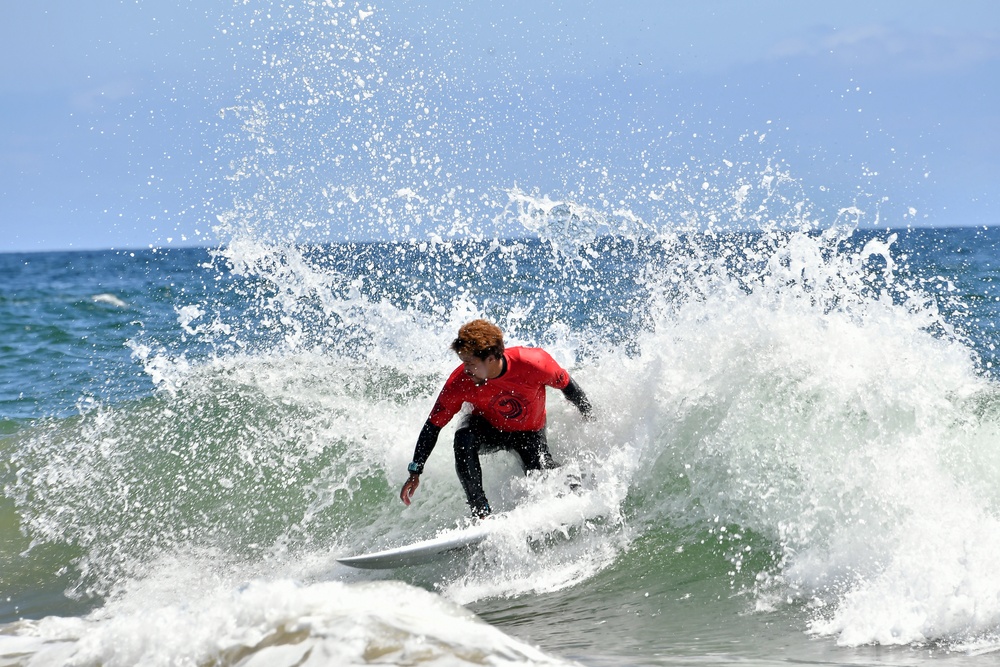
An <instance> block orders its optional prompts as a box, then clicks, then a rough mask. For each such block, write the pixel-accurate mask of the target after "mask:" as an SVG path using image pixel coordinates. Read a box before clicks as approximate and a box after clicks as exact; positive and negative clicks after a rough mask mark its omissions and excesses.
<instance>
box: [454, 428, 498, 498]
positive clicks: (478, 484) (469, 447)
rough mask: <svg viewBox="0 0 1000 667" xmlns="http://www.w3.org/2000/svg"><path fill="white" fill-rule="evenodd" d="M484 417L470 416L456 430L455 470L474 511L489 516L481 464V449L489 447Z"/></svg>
mask: <svg viewBox="0 0 1000 667" xmlns="http://www.w3.org/2000/svg"><path fill="white" fill-rule="evenodd" d="M480 421H483V420H482V417H476V416H475V415H473V416H470V417H468V418H467V419H466V421H465V423H463V424H462V426H461V427H460V428H459V429H458V430H457V431H456V432H455V472H457V473H458V479H459V481H460V482H461V483H462V488H463V489H465V497H466V499H467V500H468V503H469V507H470V508H471V509H472V513H473V514H475V515H476V516H478V517H485V516H489V514H490V504H489V502H488V501H487V500H486V492H485V491H483V469H482V466H480V464H479V450H480V449H488V448H489V445H490V443H489V442H488V432H487V431H486V430H485V429H483V428H482V424H480V423H479V422H480Z"/></svg>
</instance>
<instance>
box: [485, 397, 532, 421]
mask: <svg viewBox="0 0 1000 667" xmlns="http://www.w3.org/2000/svg"><path fill="white" fill-rule="evenodd" d="M490 407H492V408H493V410H494V411H495V412H496V413H497V414H499V415H500V416H501V417H503V418H504V419H520V418H521V417H522V416H523V415H524V399H523V398H521V397H520V396H517V395H511V394H504V395H501V396H497V397H496V398H495V399H493V405H491V406H490Z"/></svg>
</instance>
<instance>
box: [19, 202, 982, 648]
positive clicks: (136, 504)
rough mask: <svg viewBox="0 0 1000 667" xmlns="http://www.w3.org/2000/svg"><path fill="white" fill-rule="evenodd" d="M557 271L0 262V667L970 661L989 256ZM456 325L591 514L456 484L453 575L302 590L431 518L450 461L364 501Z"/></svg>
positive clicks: (956, 237)
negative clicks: (482, 519)
mask: <svg viewBox="0 0 1000 667" xmlns="http://www.w3.org/2000/svg"><path fill="white" fill-rule="evenodd" d="M558 215H560V214H559V212H558V211H557V212H556V216H558ZM560 241H561V242H559V243H555V242H553V241H551V240H547V239H538V238H534V239H519V240H518V239H514V240H482V241H460V242H444V241H441V242H406V243H365V244H332V245H314V246H302V247H294V246H275V245H267V244H264V243H262V244H258V245H256V246H253V247H250V246H248V245H242V246H239V247H237V246H236V245H233V246H229V247H227V248H219V249H214V250H208V249H201V248H191V249H174V250H170V251H156V252H153V251H146V252H134V253H133V252H122V251H108V252H91V253H33V254H7V255H0V271H2V273H3V275H4V277H5V280H4V281H3V287H2V288H0V289H2V293H0V307H2V309H3V317H2V318H0V319H2V321H4V322H5V325H4V332H3V339H2V340H3V346H4V364H3V366H2V369H0V373H2V375H0V380H2V381H0V387H2V393H0V405H2V406H3V413H2V415H3V424H4V426H3V439H2V441H0V446H2V447H3V449H4V461H5V466H4V468H3V473H2V481H3V492H4V495H3V503H2V505H0V511H2V513H3V521H2V522H0V526H2V530H3V539H2V540H0V545H2V549H3V552H2V555H3V567H2V568H0V572H2V574H0V578H2V587H0V588H2V590H3V591H4V593H5V596H6V601H5V602H3V604H2V606H0V609H2V619H0V620H2V622H3V624H4V632H3V634H2V638H0V639H2V640H0V651H2V652H3V655H4V656H5V658H4V659H5V660H7V661H8V663H9V664H29V662H30V664H66V663H73V664H80V663H86V664H91V663H94V664H168V663H190V664H203V663H205V662H210V661H216V662H221V663H222V664H252V663H251V662H250V661H251V660H252V659H256V660H262V661H264V662H266V663H267V664H298V662H297V661H299V660H301V659H303V656H306V655H309V656H314V657H313V658H312V659H315V660H319V663H318V664H347V663H351V662H352V661H353V662H354V663H358V662H364V661H365V660H369V661H370V660H371V659H373V658H372V657H371V656H383V657H385V659H386V660H388V661H389V662H393V663H396V664H409V663H410V662H413V661H417V662H419V661H421V660H427V661H430V662H432V663H433V662H434V661H439V662H442V663H448V662H449V661H457V662H458V663H460V664H464V663H466V662H468V663H475V664H478V663H479V662H480V661H482V660H486V661H487V662H488V663H489V664H508V663H510V664H561V663H563V662H565V661H575V662H578V663H582V664H592V665H604V664H674V663H678V662H681V663H687V662H691V661H696V662H704V661H709V662H718V663H725V664H728V663H735V662H745V661H747V660H751V661H754V662H757V663H767V664H774V663H780V662H787V661H799V660H809V661H817V662H824V663H836V664H844V663H865V664H871V663H883V662H888V663H897V662H900V661H904V662H907V663H908V664H912V663H916V662H920V663H923V662H929V663H938V662H940V661H942V660H943V661H945V662H949V661H951V660H957V659H960V660H962V661H963V663H967V662H976V661H980V660H981V661H992V660H993V659H994V654H993V651H994V650H995V649H996V647H997V646H1000V644H998V639H997V631H998V626H1000V605H998V604H997V602H996V601H997V599H998V591H1000V588H998V587H997V586H998V583H997V582H998V580H997V578H996V576H995V573H994V568H993V567H992V562H993V560H992V558H993V554H994V553H995V547H996V546H997V545H996V544H994V542H995V540H996V539H998V538H996V537H995V536H996V535H997V534H998V533H997V531H996V530H995V528H996V527H997V521H998V517H997V507H998V501H1000V497H998V495H997V491H996V489H997V488H998V486H997V483H996V482H997V480H998V479H1000V455H998V454H997V450H996V435H997V431H998V427H1000V412H998V408H997V406H998V405H1000V403H998V400H997V397H998V395H1000V394H998V391H997V389H998V385H997V379H996V376H995V373H996V367H997V361H996V357H995V355H996V343H997V331H996V326H997V323H998V321H1000V320H998V313H997V307H998V306H997V304H998V301H997V297H998V296H1000V295H998V294H997V293H996V290H995V287H994V284H993V278H994V274H995V271H996V269H995V267H994V261H995V260H994V258H995V257H996V256H997V253H996V248H997V246H998V244H1000V233H998V232H997V231H996V230H994V229H968V228H953V229H913V230H883V231H874V230H867V231H859V230H853V229H848V228H845V229H828V230H825V231H820V230H812V231H810V230H805V231H796V230H785V231H776V230H772V231H770V232H758V233H732V234H722V233H707V234H674V233H670V232H663V233H660V234H658V235H657V236H655V237H654V236H649V237H628V238H626V237H601V238H597V239H594V240H585V241H584V242H578V243H575V244H572V245H569V244H567V243H566V239H565V238H563V239H560ZM478 315H485V316H488V317H491V318H493V319H495V320H496V321H498V322H499V323H500V324H501V325H502V326H503V328H504V329H505V331H506V332H507V336H508V340H509V341H510V342H512V343H526V344H535V345H543V346H545V347H546V348H547V349H549V350H550V351H552V352H553V354H555V355H556V357H557V358H558V359H559V360H560V361H561V362H562V363H563V364H564V365H566V366H567V367H568V368H570V369H571V371H572V372H573V374H574V376H575V377H576V378H577V379H578V380H579V381H580V383H581V384H582V385H583V386H584V387H585V388H586V389H587V391H588V393H589V394H590V395H591V397H592V398H593V400H594V402H595V403H596V404H597V406H598V414H599V419H598V421H597V422H595V423H594V424H585V423H581V422H580V421H579V419H578V418H576V415H575V412H574V410H573V409H572V407H571V406H568V405H567V404H565V402H564V401H562V400H561V399H560V397H559V396H558V394H557V393H554V394H553V395H552V396H550V406H549V411H550V424H549V432H550V440H551V441H552V446H553V450H554V452H555V454H556V456H557V458H560V459H561V460H563V461H564V462H566V465H568V466H570V467H572V468H574V469H579V470H580V471H581V472H585V473H587V475H589V477H590V479H591V480H592V481H591V484H590V486H589V487H588V488H587V489H586V490H585V492H584V493H582V494H579V495H577V494H569V495H567V494H565V493H564V488H563V487H562V486H561V483H560V482H559V481H558V480H553V479H526V478H524V477H522V476H521V475H520V471H519V469H518V468H517V466H516V464H515V462H514V461H513V460H512V459H511V458H509V457H507V456H505V455H504V454H496V455H491V456H489V457H487V458H486V459H485V463H484V468H485V475H486V482H487V491H488V493H489V494H490V496H491V500H493V502H494V504H495V506H496V507H497V508H498V509H499V510H501V511H503V512H506V513H507V514H506V516H507V517H509V518H508V519H504V520H501V522H500V523H499V527H498V530H497V533H496V534H495V535H494V536H493V537H491V538H490V539H489V540H488V541H487V542H486V543H484V545H483V546H482V547H480V548H479V549H477V550H475V551H472V552H469V553H462V554H459V555H455V556H453V557H451V558H448V559H444V560H442V561H441V562H439V563H435V564H432V565H428V566H421V567H415V568H410V569H404V570H396V571H385V572H363V571H354V570H350V569H348V568H344V567H342V566H339V565H337V564H336V562H335V558H336V556H338V555H344V554H349V553H356V552H361V551H367V550H371V549H373V548H376V547H382V546H387V545H391V544H401V543H404V542H407V541H409V540H411V539H416V538H419V537H427V536H430V535H432V534H433V533H434V532H435V531H437V530H439V529H442V528H446V527H449V526H452V525H454V523H455V522H456V521H457V520H459V519H460V518H461V517H462V516H464V514H465V511H466V510H465V507H464V502H463V499H462V492H461V490H460V488H459V485H458V483H457V479H456V478H455V475H454V472H453V470H452V463H451V460H450V457H451V453H450V451H449V447H448V446H447V444H445V443H447V440H448V437H449V436H448V431H446V433H445V434H444V435H443V436H442V444H441V445H440V446H439V447H438V449H437V450H436V451H435V453H434V455H433V456H432V458H431V460H430V462H429V463H428V470H427V472H426V473H425V481H424V484H423V485H422V486H421V489H420V491H419V495H418V497H417V499H416V502H415V503H414V505H413V506H412V507H411V508H404V507H403V506H402V505H401V504H400V503H399V500H398V497H397V491H398V486H399V485H400V484H401V482H402V480H403V478H404V477H405V466H406V462H407V461H408V460H409V457H410V455H411V453H412V446H413V443H414V441H415V437H416V433H417V432H418V430H419V426H420V424H421V423H422V422H423V420H424V418H425V417H426V413H427V411H428V410H429V407H430V403H431V402H432V401H433V398H434V396H435V394H436V391H437V389H438V388H439V386H440V383H441V382H442V381H443V379H444V377H445V376H446V375H447V373H448V372H449V371H450V370H451V369H452V368H453V366H454V364H455V362H454V359H453V358H452V355H451V354H450V353H449V352H448V350H447V346H448V341H450V339H451V337H452V336H453V335H454V334H453V332H454V330H455V329H456V327H457V325H458V324H460V323H461V322H463V321H465V320H467V319H469V318H470V317H472V316H478ZM459 605H461V606H459ZM469 610H471V611H472V612H474V613H475V614H477V616H478V619H477V618H476V617H472V616H470V615H469ZM482 621H485V622H486V624H485V625H484V624H483V623H482ZM484 656H486V657H484ZM976 656H981V657H978V658H977V657H976ZM32 661H34V662H32ZM74 661H75V662H74ZM241 661H243V662H241Z"/></svg>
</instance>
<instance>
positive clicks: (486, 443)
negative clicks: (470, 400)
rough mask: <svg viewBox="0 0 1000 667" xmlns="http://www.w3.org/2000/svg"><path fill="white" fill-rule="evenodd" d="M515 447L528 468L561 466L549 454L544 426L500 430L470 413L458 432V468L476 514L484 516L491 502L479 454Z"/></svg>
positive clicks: (456, 451) (543, 468) (456, 467)
mask: <svg viewBox="0 0 1000 667" xmlns="http://www.w3.org/2000/svg"><path fill="white" fill-rule="evenodd" d="M501 449H506V450H513V451H515V452H517V453H518V455H519V456H520V457H521V465H522V467H523V468H524V470H525V472H527V471H528V470H548V469H549V468H556V467H558V465H559V464H558V463H556V462H555V461H553V460H552V454H551V453H549V445H548V442H547V441H546V439H545V429H544V428H543V429H542V430H540V431H501V430H499V429H497V428H496V427H494V426H493V425H492V424H490V423H489V422H488V421H486V419H485V418H483V417H481V416H479V415H468V416H467V417H465V419H464V421H463V422H462V425H461V426H460V427H459V428H458V430H457V431H456V432H455V470H456V472H458V479H459V480H460V481H461V482H462V488H463V489H465V496H466V498H468V501H469V507H470V508H472V512H473V514H476V515H477V516H480V517H484V516H487V515H488V514H489V513H490V504H489V502H487V500H486V494H485V493H484V492H483V469H482V467H480V465H479V455H480V454H489V453H491V452H497V451H500V450H501Z"/></svg>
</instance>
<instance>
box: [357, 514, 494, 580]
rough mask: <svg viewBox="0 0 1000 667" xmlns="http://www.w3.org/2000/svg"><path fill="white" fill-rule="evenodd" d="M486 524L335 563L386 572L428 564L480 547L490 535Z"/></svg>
mask: <svg viewBox="0 0 1000 667" xmlns="http://www.w3.org/2000/svg"><path fill="white" fill-rule="evenodd" d="M488 524H489V522H486V523H479V524H476V525H474V526H469V527H468V528H458V529H452V530H448V531H445V532H443V533H441V534H440V535H438V536H437V537H432V538H431V539H429V540H421V541H420V542H414V543H413V544H407V545H405V546H401V547H396V548H394V549H386V550H385V551H376V552H375V553H370V554H361V555H359V556H346V557H344V558H338V559H337V562H338V563H341V564H343V565H347V566H349V567H359V568H364V569H367V570H389V569H393V568H397V567H405V566H407V565H420V564H422V563H429V562H431V561H433V560H436V559H437V558H440V557H441V555H442V554H445V553H448V552H449V551H455V550H456V549H464V548H466V547H471V546H474V545H476V544H479V543H480V542H482V541H483V540H485V539H486V538H487V537H488V536H489V534H490V526H489V525H488Z"/></svg>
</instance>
